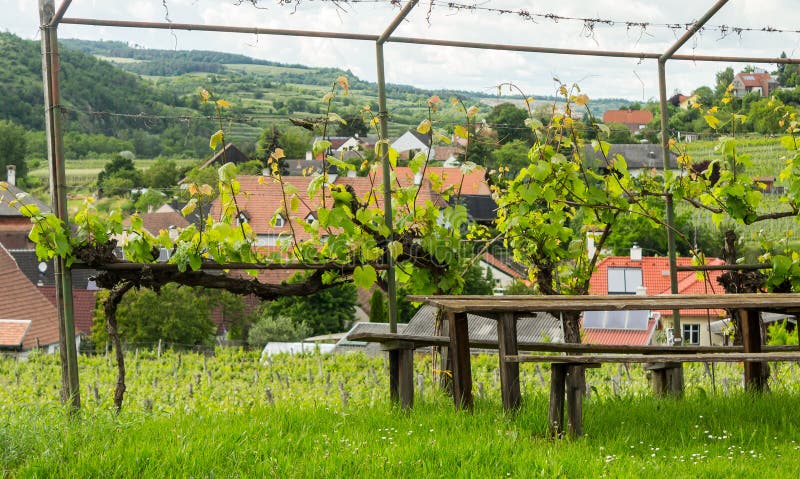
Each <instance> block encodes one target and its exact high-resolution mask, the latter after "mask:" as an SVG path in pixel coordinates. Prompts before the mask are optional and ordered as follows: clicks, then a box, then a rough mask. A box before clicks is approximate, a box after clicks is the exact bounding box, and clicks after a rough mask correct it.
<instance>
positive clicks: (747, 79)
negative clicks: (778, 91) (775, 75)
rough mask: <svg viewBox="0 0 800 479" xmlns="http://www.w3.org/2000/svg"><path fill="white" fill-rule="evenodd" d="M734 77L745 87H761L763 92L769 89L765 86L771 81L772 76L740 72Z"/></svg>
mask: <svg viewBox="0 0 800 479" xmlns="http://www.w3.org/2000/svg"><path fill="white" fill-rule="evenodd" d="M736 77H737V78H738V79H739V80H740V81H741V82H742V84H744V86H745V87H761V88H763V89H764V91H765V92H766V91H767V90H768V89H769V88H768V87H767V85H768V84H769V82H770V81H771V80H772V75H770V74H769V73H754V72H751V73H747V72H741V73H738V74H737V75H736Z"/></svg>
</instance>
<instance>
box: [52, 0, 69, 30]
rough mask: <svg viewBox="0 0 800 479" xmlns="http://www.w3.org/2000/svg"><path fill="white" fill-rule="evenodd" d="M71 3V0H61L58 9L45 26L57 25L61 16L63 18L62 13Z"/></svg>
mask: <svg viewBox="0 0 800 479" xmlns="http://www.w3.org/2000/svg"><path fill="white" fill-rule="evenodd" d="M71 3H72V0H64V1H63V2H61V5H60V6H59V7H58V11H56V14H55V15H53V18H51V19H50V23H48V24H47V26H49V27H55V26H58V23H59V22H60V21H61V19H62V18H64V14H65V13H67V9H68V8H69V5H70V4H71Z"/></svg>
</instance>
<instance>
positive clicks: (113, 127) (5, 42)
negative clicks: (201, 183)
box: [0, 33, 628, 160]
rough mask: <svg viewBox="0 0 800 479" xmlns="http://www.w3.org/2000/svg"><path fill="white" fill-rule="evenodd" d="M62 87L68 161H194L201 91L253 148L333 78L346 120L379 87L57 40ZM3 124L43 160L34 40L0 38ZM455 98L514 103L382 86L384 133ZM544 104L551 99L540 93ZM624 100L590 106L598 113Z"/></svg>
mask: <svg viewBox="0 0 800 479" xmlns="http://www.w3.org/2000/svg"><path fill="white" fill-rule="evenodd" d="M61 45H62V48H61V52H60V53H61V91H62V98H63V104H64V107H65V111H66V115H65V119H66V121H65V125H64V126H65V131H66V138H65V148H66V152H67V158H68V160H74V159H80V158H87V157H96V156H98V155H100V156H106V157H107V156H108V155H110V154H112V153H115V152H119V151H121V150H131V151H133V152H134V153H135V154H136V155H137V156H138V157H140V158H152V157H155V156H159V155H165V156H173V157H191V158H201V157H206V156H207V155H208V154H209V151H208V137H209V136H210V135H211V133H213V132H214V131H216V129H218V127H219V125H218V124H217V122H215V121H214V119H213V115H214V111H213V108H211V106H210V105H208V104H206V105H203V104H201V102H200V99H199V95H198V92H199V90H200V89H201V88H206V89H208V90H210V91H212V92H214V93H215V94H216V95H217V96H218V97H223V98H225V99H226V100H228V101H230V102H231V103H233V105H234V107H233V108H232V109H230V110H228V111H227V112H226V114H227V116H228V117H229V121H228V122H227V123H226V132H227V135H228V139H230V140H231V141H234V142H236V143H237V144H240V145H242V146H243V147H244V149H245V150H246V151H254V147H253V145H254V144H255V142H256V141H257V139H258V136H259V134H260V133H261V132H262V131H263V129H264V128H265V127H268V126H278V127H280V126H284V125H286V126H288V125H289V122H288V118H289V117H290V116H291V117H312V116H319V115H321V114H322V113H323V112H324V107H325V105H324V104H323V102H322V101H321V98H322V97H323V96H324V94H325V93H326V92H327V91H328V90H329V89H330V87H331V85H332V84H333V83H334V81H335V79H336V78H337V77H339V76H346V77H347V78H348V80H349V82H350V87H351V91H350V95H349V96H347V97H340V98H337V100H336V103H335V105H334V109H335V111H336V112H337V113H339V114H340V115H341V116H342V117H344V118H346V119H348V120H351V121H352V120H354V119H361V118H360V113H359V111H360V109H361V108H362V107H363V106H364V105H370V106H371V108H372V110H373V111H377V86H376V84H375V83H373V82H368V81H364V80H361V79H359V78H357V77H355V76H354V75H353V74H352V73H351V72H349V71H343V70H340V69H337V68H313V67H307V66H303V65H286V64H279V63H276V62H270V61H266V60H259V59H254V58H250V57H247V56H244V55H238V54H229V53H221V52H211V51H199V50H193V51H181V50H178V51H175V50H156V49H142V48H134V47H131V46H130V45H128V44H126V43H122V42H108V41H89V40H74V39H66V40H62V44H61ZM0 48H2V50H3V55H1V56H0V95H2V97H3V98H4V101H3V102H2V104H0V119H5V120H10V121H13V122H14V123H17V124H20V125H22V126H23V127H25V128H26V129H27V130H29V132H30V133H29V138H28V154H27V155H26V156H27V157H28V158H34V159H35V158H43V157H44V156H45V151H46V150H45V141H44V133H43V130H44V111H43V100H42V96H43V95H42V81H41V53H40V45H39V43H38V42H37V41H31V40H23V39H21V38H19V37H17V36H15V35H13V34H9V33H0ZM434 94H436V95H439V96H441V97H442V98H444V99H446V98H448V97H450V96H459V97H461V98H463V99H464V100H465V102H466V103H468V104H476V105H479V106H480V111H481V115H485V114H486V113H488V112H489V111H490V109H491V107H492V106H493V105H494V104H496V103H497V102H498V101H506V100H510V101H517V102H518V101H520V98H516V99H515V98H514V97H503V98H500V99H498V98H497V97H496V96H494V95H488V94H485V93H480V92H468V91H447V90H443V91H431V90H425V89H419V88H415V87H413V86H408V85H392V84H390V85H387V97H388V105H389V111H390V135H392V136H396V135H399V134H401V133H402V132H403V131H405V130H407V129H409V128H413V127H415V126H416V125H417V124H418V123H419V121H420V119H421V118H424V117H425V115H426V110H427V104H426V102H427V99H428V98H429V97H430V96H431V95H434ZM536 98H537V100H539V101H542V102H546V101H548V99H549V98H551V97H548V96H546V95H545V96H537V97H536ZM627 103H628V102H627V101H625V100H619V99H610V100H603V99H601V100H594V101H593V102H592V107H593V110H595V113H596V114H597V115H601V114H602V111H604V110H605V109H607V108H617V107H619V106H620V105H624V104H627ZM438 121H439V123H440V125H442V126H444V127H447V126H448V125H450V124H453V123H456V122H458V121H461V118H459V116H458V114H457V113H456V112H455V111H454V110H453V109H450V108H445V109H443V110H442V111H440V113H438Z"/></svg>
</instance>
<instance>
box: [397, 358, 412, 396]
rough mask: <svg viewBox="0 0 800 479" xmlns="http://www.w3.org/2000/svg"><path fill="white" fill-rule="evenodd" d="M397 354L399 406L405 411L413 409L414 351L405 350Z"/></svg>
mask: <svg viewBox="0 0 800 479" xmlns="http://www.w3.org/2000/svg"><path fill="white" fill-rule="evenodd" d="M397 352H398V353H399V356H400V357H399V358H398V359H399V363H400V367H399V369H400V371H399V391H398V392H399V395H400V406H401V407H403V408H405V409H411V408H412V407H414V349H412V348H405V349H400V350H398V351H397Z"/></svg>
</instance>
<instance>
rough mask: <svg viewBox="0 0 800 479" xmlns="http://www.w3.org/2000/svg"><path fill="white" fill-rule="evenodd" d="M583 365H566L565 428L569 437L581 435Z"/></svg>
mask: <svg viewBox="0 0 800 479" xmlns="http://www.w3.org/2000/svg"><path fill="white" fill-rule="evenodd" d="M584 384H585V379H584V370H583V366H568V368H567V379H566V390H567V391H566V392H567V429H568V430H569V435H570V436H571V437H579V436H582V435H583V385H584Z"/></svg>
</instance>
